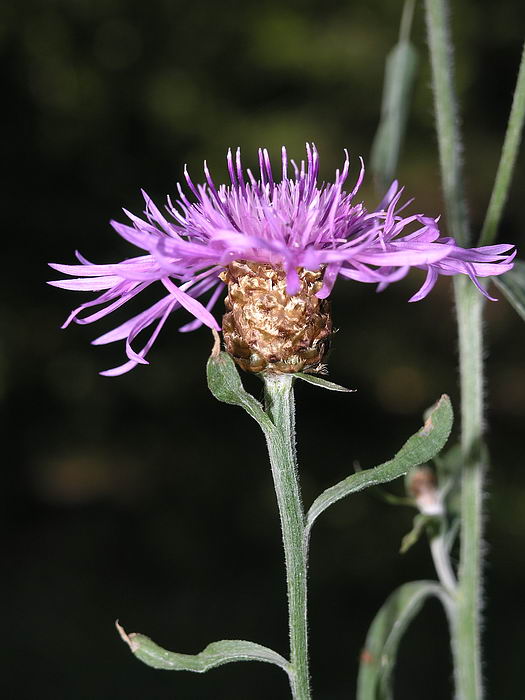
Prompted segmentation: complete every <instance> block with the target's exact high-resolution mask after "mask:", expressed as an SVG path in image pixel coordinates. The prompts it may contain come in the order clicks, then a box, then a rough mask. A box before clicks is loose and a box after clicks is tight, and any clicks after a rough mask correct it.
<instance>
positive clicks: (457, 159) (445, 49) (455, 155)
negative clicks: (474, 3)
mask: <svg viewBox="0 0 525 700" xmlns="http://www.w3.org/2000/svg"><path fill="white" fill-rule="evenodd" d="M447 5H448V3H447V2H446V0H426V2H425V6H426V18H427V31H428V44H429V48H430V61H431V64H432V87H433V91H434V111H435V114H436V129H437V137H438V145H439V160H440V164H441V182H442V187H443V196H444V199H445V208H446V211H447V221H448V225H449V228H450V231H451V233H452V235H453V236H454V238H455V239H456V241H457V243H459V245H463V246H465V245H468V243H469V239H470V232H469V223H468V215H467V207H466V204H465V196H464V191H463V168H462V160H461V140H460V135H459V122H458V108H457V103H456V95H455V90H454V81H453V66H452V45H451V42H450V31H449V27H448V23H447V17H448V14H449V10H448V7H447Z"/></svg>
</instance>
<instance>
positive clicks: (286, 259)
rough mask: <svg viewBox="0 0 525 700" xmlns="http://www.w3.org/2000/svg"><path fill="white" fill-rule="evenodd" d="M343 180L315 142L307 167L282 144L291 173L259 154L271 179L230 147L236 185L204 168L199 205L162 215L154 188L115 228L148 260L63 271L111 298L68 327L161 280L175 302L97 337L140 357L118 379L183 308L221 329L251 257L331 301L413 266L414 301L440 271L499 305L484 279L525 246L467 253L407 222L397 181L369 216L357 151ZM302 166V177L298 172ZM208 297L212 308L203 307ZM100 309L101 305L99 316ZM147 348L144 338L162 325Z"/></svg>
mask: <svg viewBox="0 0 525 700" xmlns="http://www.w3.org/2000/svg"><path fill="white" fill-rule="evenodd" d="M345 153H346V159H345V162H344V164H343V168H342V170H341V171H339V170H338V171H337V172H336V175H335V182H334V183H333V184H326V183H318V172H319V156H318V153H317V150H316V148H315V146H313V145H312V146H310V145H308V144H307V146H306V156H307V157H306V162H305V161H302V162H301V164H300V166H298V165H296V163H294V161H290V164H289V163H288V156H287V153H286V149H285V148H284V147H283V149H282V163H281V167H282V172H281V173H280V177H279V178H274V174H273V172H272V167H271V164H270V159H269V156H268V152H267V150H266V149H264V150H261V149H260V150H259V167H260V176H259V179H257V178H256V177H255V176H254V175H253V174H252V172H251V171H250V170H249V169H247V170H246V171H244V170H243V166H242V163H241V156H240V151H239V149H237V152H236V155H235V158H234V157H233V155H232V153H231V151H229V152H228V157H227V162H228V170H229V175H230V180H231V184H229V185H221V186H219V187H216V186H215V184H214V182H213V180H212V178H211V175H210V173H209V170H208V167H207V165H206V163H204V174H205V177H206V184H202V185H195V184H194V183H193V181H192V180H191V178H190V176H189V174H188V172H187V170H186V169H185V170H184V175H185V178H186V182H187V184H188V187H189V189H190V190H191V193H192V195H193V198H194V201H190V199H188V197H187V196H186V194H185V193H184V191H183V190H182V188H181V186H180V185H178V194H179V198H178V199H177V200H176V201H175V202H172V200H171V199H170V198H169V197H168V201H167V206H166V208H165V212H164V213H163V212H161V211H160V210H159V209H158V208H157V207H156V206H155V204H154V203H153V202H152V200H151V199H150V198H149V197H148V195H147V194H146V193H143V194H144V199H145V202H146V206H145V211H144V216H145V219H141V218H139V217H137V216H135V215H133V214H131V213H130V212H128V211H126V210H124V211H125V213H126V215H127V216H128V218H129V219H130V221H131V225H127V224H121V223H118V222H116V221H112V222H111V224H112V226H113V228H114V229H115V230H116V231H117V233H119V234H120V235H121V236H122V237H123V238H124V239H126V240H127V241H129V242H130V243H132V244H133V245H134V246H136V247H137V248H139V249H141V250H142V251H144V253H145V254H143V255H140V256H138V257H135V258H130V259H127V260H124V261H122V262H119V263H115V264H109V265H94V264H92V263H90V262H88V261H87V260H86V259H85V258H84V257H82V256H81V255H80V254H79V253H77V258H78V260H79V262H80V264H76V265H58V264H51V267H53V268H54V269H55V270H58V271H59V272H62V273H64V274H67V275H71V276H72V277H73V278H74V279H69V280H59V281H53V282H50V284H52V285H55V286H56V287H62V288H64V289H73V290H80V291H95V292H100V291H101V292H102V294H100V295H99V296H97V297H96V298H95V299H92V300H91V301H88V302H85V303H83V304H81V305H80V306H79V307H78V308H76V309H75V310H74V311H73V312H72V313H71V314H70V316H69V318H68V319H67V320H66V322H65V324H64V326H63V327H65V326H67V325H68V324H69V323H70V322H71V321H75V322H76V323H81V324H84V323H93V322H94V321H97V320H98V319H100V318H102V317H103V316H106V315H107V314H109V313H111V312H112V311H114V310H116V309H118V308H119V307H121V306H123V305H124V304H125V303H126V302H127V301H129V300H130V299H132V298H133V297H135V296H136V295H137V294H140V292H142V291H143V290H144V289H146V287H148V286H149V285H151V284H153V283H154V282H160V284H161V285H162V287H163V288H164V295H163V296H162V297H161V298H160V299H159V301H157V302H156V303H155V304H153V306H151V307H149V308H148V309H146V310H145V311H143V312H142V313H140V314H138V315H136V316H134V317H133V318H130V319H129V320H128V321H126V322H125V323H123V324H122V325H120V326H118V327H117V328H115V329H113V330H112V331H109V332H108V333H105V334H104V335H102V336H100V337H98V338H97V339H96V340H94V341H93V344H95V345H103V344H106V343H112V342H115V341H117V340H124V339H125V340H126V354H127V356H128V361H127V362H126V363H125V364H123V365H121V366H120V367H116V368H114V369H111V370H107V371H105V372H102V373H101V374H104V375H106V376H116V375H119V374H123V373H124V372H127V371H128V370H130V369H132V368H133V367H135V366H136V365H137V364H148V361H147V360H146V359H145V358H146V355H147V353H148V351H149V350H150V348H151V346H152V345H153V343H154V342H155V340H156V338H157V336H158V334H159V332H160V330H161V329H162V326H163V325H164V323H165V321H166V319H167V318H168V316H169V315H170V314H171V312H172V311H175V310H176V309H178V308H180V307H184V308H185V309H187V310H188V311H189V312H190V313H191V314H192V315H193V316H194V317H195V319H194V320H193V321H191V322H190V323H187V324H186V325H184V326H182V328H180V330H181V331H183V332H186V331H191V330H194V329H196V328H198V327H199V326H201V325H202V324H204V325H206V326H209V327H210V328H215V329H217V330H219V328H220V327H219V325H218V323H217V321H216V320H215V318H214V317H213V316H212V314H211V311H212V309H213V307H214V305H215V303H216V302H217V300H218V298H219V297H220V296H221V293H222V292H223V288H224V284H223V283H222V281H221V280H220V278H219V274H220V273H221V272H222V271H223V270H224V269H225V268H226V267H227V266H228V264H229V263H231V262H233V261H239V260H248V261H253V262H260V263H269V264H271V265H275V266H276V267H280V268H282V269H283V270H284V271H285V273H286V284H287V292H288V294H289V295H294V294H295V293H296V292H297V290H298V288H299V278H298V273H297V269H298V268H304V269H307V270H312V271H316V270H319V269H323V270H324V277H323V287H322V289H321V290H320V291H319V292H318V294H317V296H319V297H320V298H325V297H327V296H328V295H329V294H330V292H331V290H332V287H333V285H334V282H335V280H336V279H337V277H338V276H341V277H347V278H349V279H352V280H356V281H358V282H373V283H377V284H378V290H379V291H381V290H383V289H385V287H387V286H388V285H389V284H390V283H391V282H396V281H397V280H400V279H402V278H403V277H404V276H405V275H406V274H407V272H408V270H409V269H410V268H411V267H419V268H421V269H422V270H425V271H426V273H427V274H426V279H425V282H424V283H423V285H422V287H421V288H420V289H419V291H418V292H416V294H414V295H413V296H412V297H411V299H410V301H418V300H420V299H423V298H424V297H425V296H426V295H427V294H428V293H429V292H430V290H431V289H432V287H433V286H434V284H435V282H436V280H437V278H438V275H456V274H465V275H468V276H469V277H470V279H471V280H472V281H473V282H474V284H475V285H476V286H477V287H478V289H479V290H480V292H481V293H482V294H484V295H485V296H486V297H488V298H489V299H491V298H492V297H490V296H489V294H488V293H487V291H486V290H485V289H484V287H483V286H481V285H480V284H479V282H478V280H477V277H487V276H491V275H500V274H502V273H504V272H507V271H508V270H510V269H511V267H512V260H513V258H514V255H515V251H513V252H511V251H512V249H513V248H514V246H512V245H508V244H502V245H492V246H483V247H481V248H469V249H466V248H460V247H459V246H458V245H456V243H455V241H454V240H453V239H452V238H445V237H442V236H441V235H440V232H439V228H438V219H433V218H430V217H427V216H423V215H422V214H412V215H410V216H406V215H405V214H404V213H403V214H402V212H404V210H405V208H406V207H407V206H408V204H410V203H411V202H410V201H409V202H406V203H405V204H401V196H402V194H403V189H400V188H399V186H398V183H397V182H394V183H393V184H392V186H391V187H390V189H389V190H388V192H387V193H386V195H385V197H384V199H383V201H382V202H381V203H380V205H379V206H378V207H377V209H375V210H374V211H370V212H369V211H367V209H366V208H365V207H364V205H363V204H362V203H356V202H355V201H354V200H355V196H356V194H357V191H358V190H359V187H360V185H361V182H362V180H363V177H364V165H363V162H362V161H361V170H360V173H359V177H358V178H357V182H356V183H355V185H354V186H353V187H352V188H351V189H350V191H347V190H344V189H343V185H344V183H345V181H346V179H347V176H348V170H349V164H350V161H349V156H348V153H347V152H346V151H345ZM290 170H291V173H290ZM203 297H204V298H206V297H207V301H206V302H205V303H203V302H201V301H199V299H201V298H203ZM95 308H96V309H97V310H95ZM153 324H155V325H154V327H153V331H152V332H150V335H149V338H148V339H147V341H146V342H145V344H144V345H143V346H142V347H141V349H139V350H134V349H133V348H132V343H133V342H134V340H135V339H136V337H137V336H138V335H139V334H140V333H141V332H142V331H143V330H145V329H147V328H150V327H151V326H153Z"/></svg>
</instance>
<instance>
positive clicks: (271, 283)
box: [221, 261, 332, 373]
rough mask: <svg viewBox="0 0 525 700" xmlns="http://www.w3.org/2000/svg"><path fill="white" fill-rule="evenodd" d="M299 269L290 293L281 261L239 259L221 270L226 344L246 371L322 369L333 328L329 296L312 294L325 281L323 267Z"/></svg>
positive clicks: (277, 371) (276, 371) (275, 371)
mask: <svg viewBox="0 0 525 700" xmlns="http://www.w3.org/2000/svg"><path fill="white" fill-rule="evenodd" d="M297 272H298V275H299V280H300V285H301V286H300V289H299V291H298V292H297V294H294V295H293V296H290V295H289V294H287V293H286V275H285V273H284V270H283V269H282V268H280V267H273V266H272V265H269V264H266V263H255V262H247V261H238V262H232V263H231V264H230V265H228V268H227V269H226V270H225V271H224V272H222V273H221V279H222V280H223V281H224V282H225V283H226V284H227V285H228V296H227V297H226V300H225V304H226V308H227V309H228V310H229V311H228V312H227V313H226V314H225V315H224V317H223V321H222V329H223V334H224V344H225V346H226V350H227V351H228V352H229V353H230V355H231V356H232V357H233V359H234V360H235V362H237V364H238V365H239V366H240V367H242V369H244V370H246V371H247V372H274V373H292V372H302V371H304V370H310V371H319V370H320V369H321V361H322V359H323V356H324V354H325V353H326V351H327V349H328V346H329V343H330V335H331V333H332V320H331V317H330V302H329V301H328V300H326V299H319V298H318V297H316V296H315V295H316V293H317V292H318V291H319V290H320V289H321V287H322V285H323V272H322V271H318V272H312V271H310V270H304V269H298V270H297Z"/></svg>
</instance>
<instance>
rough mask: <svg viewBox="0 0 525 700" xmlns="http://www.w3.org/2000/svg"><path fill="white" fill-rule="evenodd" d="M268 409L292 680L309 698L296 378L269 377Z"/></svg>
mask: <svg viewBox="0 0 525 700" xmlns="http://www.w3.org/2000/svg"><path fill="white" fill-rule="evenodd" d="M264 388H265V409H266V412H267V414H268V415H269V416H270V418H271V419H272V422H273V423H274V425H275V427H276V429H277V430H276V431H275V432H274V431H272V432H271V433H267V445H268V453H269V455H270V463H271V466H272V475H273V480H274V485H275V493H276V495H277V503H278V506H279V515H280V519H281V529H282V535H283V544H284V554H285V563H286V582H287V590H288V623H289V631H290V663H291V666H292V672H291V673H290V683H291V687H292V694H293V697H294V700H310V698H311V695H310V677H309V671H308V625H307V556H308V553H307V546H306V544H305V536H304V529H305V517H304V511H303V507H302V503H301V494H300V490H299V482H298V476H297V459H296V452H295V405H294V395H293V377H291V376H289V375H282V374H281V375H273V376H272V375H268V376H266V377H264Z"/></svg>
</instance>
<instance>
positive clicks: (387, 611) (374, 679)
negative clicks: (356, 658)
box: [357, 581, 448, 700]
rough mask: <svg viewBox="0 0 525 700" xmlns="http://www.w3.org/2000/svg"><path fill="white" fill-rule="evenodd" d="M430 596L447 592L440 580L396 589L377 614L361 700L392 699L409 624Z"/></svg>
mask: <svg viewBox="0 0 525 700" xmlns="http://www.w3.org/2000/svg"><path fill="white" fill-rule="evenodd" d="M430 596H437V597H438V598H440V599H441V600H442V601H443V602H445V601H446V600H447V599H448V598H447V594H446V592H445V590H444V589H443V587H442V586H441V585H440V584H439V583H437V582H436V581H412V582H411V583H405V584H404V585H402V586H400V587H399V588H398V589H397V590H395V591H394V592H393V593H392V594H391V595H390V596H389V597H388V598H387V600H386V601H385V603H384V605H383V606H382V607H381V608H380V610H379V612H378V613H377V615H376V616H375V618H374V620H373V622H372V624H371V625H370V629H369V630H368V634H367V636H366V642H365V647H364V649H363V651H362V652H361V661H360V664H359V675H358V679H357V700H392V698H393V691H392V672H393V670H394V665H395V661H396V654H397V648H398V646H399V642H400V641H401V638H402V637H403V634H404V633H405V631H406V629H407V627H408V626H409V624H410V623H411V622H412V620H413V619H414V618H415V617H416V615H417V614H418V613H419V611H420V610H421V608H422V607H423V604H424V603H425V601H426V600H427V598H429V597H430Z"/></svg>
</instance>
